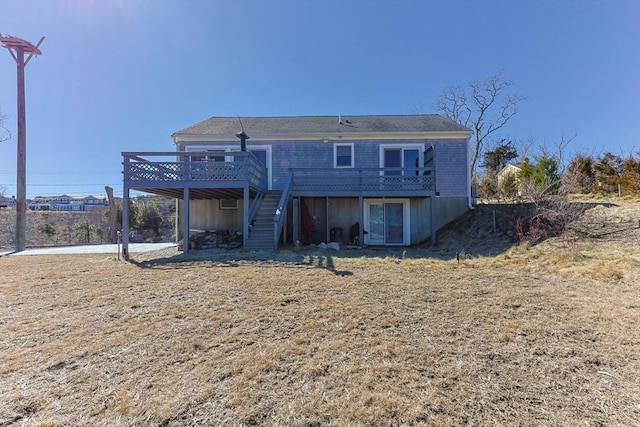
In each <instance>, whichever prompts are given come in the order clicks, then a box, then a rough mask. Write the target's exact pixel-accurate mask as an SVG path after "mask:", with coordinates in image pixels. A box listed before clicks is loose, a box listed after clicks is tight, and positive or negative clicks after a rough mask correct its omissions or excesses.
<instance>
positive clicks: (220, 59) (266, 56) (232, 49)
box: [0, 0, 640, 197]
mask: <svg viewBox="0 0 640 427" xmlns="http://www.w3.org/2000/svg"><path fill="white" fill-rule="evenodd" d="M0 33H2V34H5V35H6V34H10V35H14V36H17V37H21V38H23V39H25V40H28V41H31V42H32V43H34V44H35V43H37V41H38V40H39V39H40V37H41V36H45V37H46V39H45V41H44V43H43V44H42V46H41V50H42V52H43V55H42V56H40V57H37V58H34V59H32V60H31V62H30V63H29V64H28V66H27V68H26V93H27V195H28V197H32V196H35V195H50V194H59V193H74V194H96V195H98V194H104V186H105V185H111V186H113V187H114V189H115V193H116V195H121V194H122V179H121V161H122V157H121V154H120V153H121V152H122V151H170V150H173V149H174V147H173V144H172V140H171V137H170V135H171V133H172V132H174V131H177V130H180V129H183V128H185V127H187V126H190V125H192V124H195V123H197V122H199V121H201V120H204V119H206V118H208V117H211V116H214V115H221V116H236V115H240V116H241V117H242V116H272V115H325V114H335V115H338V114H342V115H349V114H406V113H410V112H412V111H413V110H414V109H415V108H416V107H417V106H418V105H422V106H423V107H422V112H425V113H431V112H434V110H433V108H432V104H433V101H434V99H435V98H436V97H437V95H438V93H439V92H440V91H441V90H442V88H444V87H446V86H450V85H463V84H465V83H467V82H469V81H472V80H477V79H481V78H485V77H487V76H489V75H491V74H494V73H496V72H498V71H502V72H503V75H504V76H505V77H506V78H508V79H512V80H514V81H515V82H516V88H517V90H518V91H519V92H520V93H522V94H526V95H527V96H528V98H529V99H528V100H527V101H525V102H523V103H522V104H521V106H520V111H519V113H518V115H517V116H516V117H514V119H513V120H512V121H511V122H510V124H509V126H508V128H506V129H505V132H504V134H505V135H508V136H509V137H511V138H514V139H516V140H520V141H524V140H534V141H536V143H537V144H546V145H548V146H552V144H553V142H555V141H558V140H559V139H560V138H561V136H562V135H563V134H564V135H565V137H567V136H572V135H574V134H577V136H576V138H575V139H574V140H573V141H572V142H571V144H570V145H569V147H568V148H567V150H568V152H569V153H574V152H585V153H588V154H599V153H602V152H603V151H612V152H614V153H618V154H624V155H628V154H630V153H635V152H637V151H639V150H640V0H602V1H597V0H581V1H570V0H555V1H526V0H525V1H471V0H465V1H461V0H450V1H429V0H424V1H411V0H395V1H391V0H389V1H386V0H368V1H356V0H353V1H349V0H343V1H337V0H324V1H305V0H289V1H287V0H280V1H276V0H263V1H257V0H255V1H248V0H247V1H243V0H236V1H215V0H214V1H198V0H183V1H163V0H156V1H153V0H147V1H141V0H84V1H70V0H56V1H53V0H51V1H44V0H1V1H0ZM0 110H1V111H2V112H3V113H4V114H5V115H8V116H9V117H8V120H7V127H8V128H9V129H10V130H11V132H12V133H13V138H12V139H11V140H9V141H5V142H2V143H0V186H3V187H5V189H6V190H7V191H6V192H7V194H8V195H12V194H15V183H16V143H17V125H16V120H17V119H16V116H17V113H16V66H15V62H14V60H13V58H12V57H11V56H10V54H9V52H7V51H6V49H0Z"/></svg>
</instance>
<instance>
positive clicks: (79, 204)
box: [29, 194, 109, 212]
mask: <svg viewBox="0 0 640 427" xmlns="http://www.w3.org/2000/svg"><path fill="white" fill-rule="evenodd" d="M101 206H103V207H104V206H109V201H108V200H107V198H106V197H105V196H82V195H73V194H60V195H57V196H36V197H34V198H33V200H31V201H30V202H29V209H31V210H38V211H42V210H46V211H48V210H52V211H74V212H84V211H90V210H92V209H95V208H97V207H101Z"/></svg>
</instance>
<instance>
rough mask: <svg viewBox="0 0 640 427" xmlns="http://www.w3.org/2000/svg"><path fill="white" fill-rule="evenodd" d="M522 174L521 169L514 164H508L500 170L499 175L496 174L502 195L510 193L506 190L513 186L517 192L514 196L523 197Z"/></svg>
mask: <svg viewBox="0 0 640 427" xmlns="http://www.w3.org/2000/svg"><path fill="white" fill-rule="evenodd" d="M521 172H522V169H521V168H519V167H518V166H515V165H512V164H508V165H506V166H505V167H503V168H502V169H500V170H499V171H498V173H496V182H497V184H498V191H500V192H501V193H505V192H506V193H509V192H511V191H509V189H508V188H506V186H509V187H511V186H512V187H513V190H515V194H513V196H521V195H522V189H521V187H520V173H521Z"/></svg>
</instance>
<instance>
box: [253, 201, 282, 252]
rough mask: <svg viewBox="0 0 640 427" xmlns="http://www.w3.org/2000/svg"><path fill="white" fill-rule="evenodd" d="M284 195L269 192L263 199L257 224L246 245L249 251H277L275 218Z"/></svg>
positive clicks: (256, 220) (254, 225)
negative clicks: (274, 230)
mask: <svg viewBox="0 0 640 427" xmlns="http://www.w3.org/2000/svg"><path fill="white" fill-rule="evenodd" d="M281 196H282V193H281V192H279V191H269V192H268V193H266V194H265V195H264V197H263V198H262V202H260V207H259V208H258V213H257V215H256V219H255V222H254V223H253V226H252V227H251V230H250V231H249V238H248V239H247V242H246V243H245V245H244V248H245V249H249V250H256V251H257V250H266V251H271V250H274V249H275V243H274V238H273V227H274V223H273V217H274V216H275V214H276V209H277V208H278V203H280V197H281Z"/></svg>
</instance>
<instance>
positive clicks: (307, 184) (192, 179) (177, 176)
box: [122, 151, 436, 200]
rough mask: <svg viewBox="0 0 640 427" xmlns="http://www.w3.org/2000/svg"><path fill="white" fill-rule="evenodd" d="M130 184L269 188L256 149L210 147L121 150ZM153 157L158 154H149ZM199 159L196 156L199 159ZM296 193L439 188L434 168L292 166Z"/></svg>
mask: <svg viewBox="0 0 640 427" xmlns="http://www.w3.org/2000/svg"><path fill="white" fill-rule="evenodd" d="M122 155H123V158H124V160H123V174H124V188H125V190H127V189H130V190H138V191H143V192H147V193H152V194H160V195H164V196H169V197H174V198H178V199H183V197H184V190H185V188H188V189H189V199H192V200H193V199H196V200H197V199H213V198H238V199H239V198H242V197H243V194H244V189H248V190H249V193H250V195H251V196H252V197H253V196H254V195H255V194H256V193H265V192H266V191H267V189H268V182H267V178H268V173H267V169H266V167H265V166H264V164H262V163H261V162H260V160H258V159H257V158H256V157H255V156H254V155H253V154H251V153H248V152H233V153H229V154H228V156H227V157H226V159H230V160H231V161H213V160H207V156H209V155H211V153H210V152H175V151H172V152H144V153H142V152H138V153H122ZM150 159H153V160H150ZM194 159H197V160H194ZM290 172H291V177H292V182H291V193H290V194H291V195H292V196H296V197H360V196H362V197H383V196H384V197H429V196H433V195H435V194H436V180H435V170H434V168H415V167H414V168H345V169H336V168H324V169H323V168H292V169H291V170H290Z"/></svg>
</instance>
